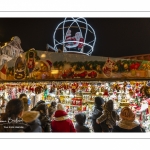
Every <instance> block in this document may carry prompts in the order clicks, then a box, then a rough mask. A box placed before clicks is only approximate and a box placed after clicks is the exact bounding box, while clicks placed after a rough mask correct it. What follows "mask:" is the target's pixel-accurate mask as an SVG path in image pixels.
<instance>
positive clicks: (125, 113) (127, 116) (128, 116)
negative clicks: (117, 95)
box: [120, 107, 135, 122]
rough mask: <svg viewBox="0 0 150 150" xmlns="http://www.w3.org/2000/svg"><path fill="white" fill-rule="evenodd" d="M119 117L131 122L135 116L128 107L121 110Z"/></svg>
mask: <svg viewBox="0 0 150 150" xmlns="http://www.w3.org/2000/svg"><path fill="white" fill-rule="evenodd" d="M120 117H121V119H122V120H126V121H131V122H133V121H134V120H135V114H134V113H133V112H132V110H131V109H130V108H129V107H124V108H123V109H122V110H121V113H120Z"/></svg>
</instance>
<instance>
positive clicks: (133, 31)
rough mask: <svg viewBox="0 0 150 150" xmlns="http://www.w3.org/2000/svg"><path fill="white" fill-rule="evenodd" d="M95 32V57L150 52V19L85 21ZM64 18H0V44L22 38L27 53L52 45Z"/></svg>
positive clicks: (89, 19)
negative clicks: (16, 37) (12, 38)
mask: <svg viewBox="0 0 150 150" xmlns="http://www.w3.org/2000/svg"><path fill="white" fill-rule="evenodd" d="M86 19H87V22H88V23H89V24H90V25H91V26H92V27H93V28H94V30H95V32H96V38H97V40H96V44H95V48H94V52H93V54H92V55H97V56H98V55H99V56H106V57H108V56H109V57H120V56H129V55H138V54H147V53H150V18H86ZM63 20H64V18H0V42H7V41H10V39H11V37H13V36H15V35H16V36H19V37H20V39H21V41H22V43H21V46H22V48H23V50H24V51H27V50H29V49H30V48H35V49H36V50H46V44H47V43H48V44H50V45H51V46H53V33H54V30H55V28H56V26H57V25H58V24H59V23H60V22H61V21H63Z"/></svg>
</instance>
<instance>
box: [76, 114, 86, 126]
mask: <svg viewBox="0 0 150 150" xmlns="http://www.w3.org/2000/svg"><path fill="white" fill-rule="evenodd" d="M75 119H76V122H77V123H78V124H79V125H83V124H84V123H85V121H86V115H85V114H84V113H78V114H76V115H75Z"/></svg>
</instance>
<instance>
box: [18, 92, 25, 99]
mask: <svg viewBox="0 0 150 150" xmlns="http://www.w3.org/2000/svg"><path fill="white" fill-rule="evenodd" d="M22 98H27V95H26V94H25V93H22V94H20V96H19V99H22Z"/></svg>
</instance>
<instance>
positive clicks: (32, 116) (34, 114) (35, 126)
mask: <svg viewBox="0 0 150 150" xmlns="http://www.w3.org/2000/svg"><path fill="white" fill-rule="evenodd" d="M39 116H40V113H39V112H38V111H25V112H24V113H23V116H22V120H23V121H24V122H26V123H27V124H28V125H29V126H30V128H31V131H30V132H42V127H41V122H40V120H39V119H38V117H39Z"/></svg>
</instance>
